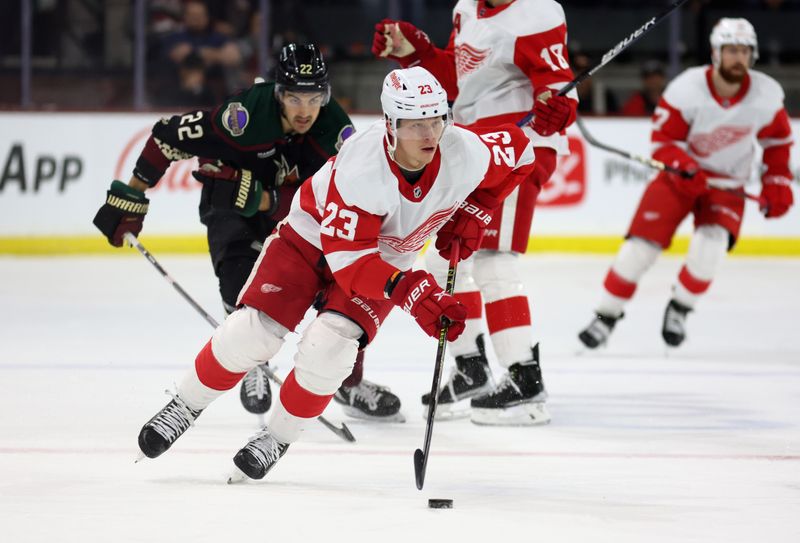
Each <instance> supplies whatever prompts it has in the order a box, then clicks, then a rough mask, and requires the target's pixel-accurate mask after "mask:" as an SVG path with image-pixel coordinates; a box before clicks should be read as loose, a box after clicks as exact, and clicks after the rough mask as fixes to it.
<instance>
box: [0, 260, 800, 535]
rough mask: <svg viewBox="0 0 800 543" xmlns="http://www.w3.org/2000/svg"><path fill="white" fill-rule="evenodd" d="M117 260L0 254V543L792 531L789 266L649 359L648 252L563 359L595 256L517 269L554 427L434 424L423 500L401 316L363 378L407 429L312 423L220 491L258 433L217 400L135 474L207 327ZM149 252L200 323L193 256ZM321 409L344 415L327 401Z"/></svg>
mask: <svg viewBox="0 0 800 543" xmlns="http://www.w3.org/2000/svg"><path fill="white" fill-rule="evenodd" d="M126 251H127V254H128V255H129V256H125V257H119V258H109V257H95V258H85V257H81V258H1V259H0V277H2V282H0V307H2V311H0V319H1V320H2V326H0V414H1V415H0V541H4V542H14V543H17V542H28V541H31V542H44V541H47V542H53V541H57V542H62V543H63V542H101V541H102V542H114V543H123V542H147V543H151V542H154V543H155V542H192V543H195V542H214V543H219V542H222V541H231V542H237V543H244V542H251V541H252V542H256V541H259V542H274V543H285V542H296V541H297V542H301V541H317V540H326V541H337V542H338V541H348V542H350V541H358V542H361V541H376V542H383V541H391V542H393V541H411V542H415V543H427V542H433V541H453V542H472V541H476V542H478V541H480V542H486V541H492V542H497V543H501V542H506V541H532V542H537V541H541V542H548V543H553V542H587V541H588V542H593V543H602V542H613V543H623V542H636V543H640V542H724V543H733V542H753V541H758V542H769V543H796V542H798V541H800V329H799V328H798V324H797V322H798V311H800V288H798V286H799V281H800V260H793V259H782V260H780V259H775V260H770V259H744V258H732V259H729V260H728V261H727V262H726V263H725V265H724V266H723V269H722V271H721V273H720V275H719V278H718V279H717V280H716V281H715V283H714V284H713V285H712V287H711V290H710V291H709V293H708V295H707V296H706V298H705V299H704V300H702V302H701V304H700V306H699V307H698V311H697V312H695V313H693V314H691V315H690V318H689V334H690V337H689V339H688V341H687V344H686V345H685V346H684V347H682V348H680V349H678V350H673V351H671V352H669V354H668V355H666V354H665V352H666V349H665V347H664V345H663V342H662V340H661V337H660V326H661V316H662V311H663V309H664V306H665V304H666V302H667V300H668V298H669V288H670V285H671V283H672V281H673V279H674V277H675V275H676V273H677V271H678V269H679V266H680V261H679V260H677V259H670V258H662V259H661V260H660V261H659V262H658V264H657V265H656V267H655V268H654V269H653V270H652V271H651V272H650V273H649V274H648V275H647V276H646V277H645V279H644V281H643V282H642V283H641V285H640V288H639V291H638V293H637V296H636V298H635V300H634V301H633V302H632V303H631V304H630V306H629V308H628V311H627V315H626V317H625V319H624V320H623V321H621V322H620V324H619V325H618V328H617V330H616V331H615V334H614V336H613V337H612V341H611V344H610V346H609V347H608V348H606V349H604V350H602V351H600V352H597V353H585V354H582V355H581V354H577V351H578V343H577V339H576V333H577V331H578V330H579V329H580V328H581V327H583V326H585V325H586V324H587V323H588V322H589V319H590V318H591V314H592V313H591V309H592V307H593V304H594V303H595V301H596V300H597V297H598V294H599V288H600V284H601V282H602V279H603V276H604V273H605V270H606V269H607V266H608V264H609V262H610V257H572V256H542V255H534V256H528V257H525V258H524V269H525V278H526V282H527V284H528V286H529V289H530V292H531V294H532V300H533V301H532V305H533V318H534V326H535V331H536V336H537V338H538V339H540V340H541V349H542V366H543V369H544V372H545V380H546V382H547V386H548V389H549V392H550V395H551V400H550V402H549V405H550V410H551V412H552V414H553V422H552V424H550V425H549V426H545V427H537V428H487V427H478V426H475V425H472V424H471V423H470V422H469V421H468V420H459V421H453V422H437V424H436V426H435V429H434V438H433V448H432V455H431V458H430V462H429V465H428V476H427V481H426V486H425V489H424V490H423V491H422V492H420V491H418V490H416V488H415V486H414V473H413V464H412V455H413V451H414V449H415V448H417V447H419V446H421V445H422V441H423V434H424V427H425V421H424V420H423V418H422V408H421V405H420V403H419V396H420V394H421V393H423V392H425V391H426V390H428V389H429V388H430V383H431V376H432V368H433V361H434V356H435V351H436V344H435V341H434V340H431V339H428V338H426V337H424V336H423V334H422V332H419V331H418V330H417V329H416V325H415V324H414V322H413V321H412V320H411V319H410V318H409V317H408V316H407V315H403V314H395V315H392V316H391V317H390V318H389V320H388V322H387V323H386V325H385V326H384V328H383V330H382V331H381V335H380V336H379V337H378V339H377V340H376V342H375V344H374V345H373V346H372V347H371V348H370V350H369V351H368V354H367V363H366V376H367V378H369V379H371V380H374V381H377V382H379V383H381V384H385V385H388V386H390V387H391V388H392V390H393V391H394V392H396V393H397V394H399V395H400V397H401V398H402V400H403V403H404V412H405V414H406V416H407V418H408V421H407V422H406V423H405V424H387V425H379V424H368V423H363V422H358V421H353V420H347V423H348V425H349V426H350V428H351V429H352V431H353V433H354V434H355V435H356V438H357V440H358V441H357V443H355V444H347V443H345V442H343V441H341V440H339V439H338V438H337V437H336V436H335V435H333V434H332V433H330V432H329V431H327V430H326V429H325V428H324V427H322V426H321V425H320V424H318V423H313V424H312V425H311V426H310V427H309V429H308V430H307V432H306V433H305V435H304V437H303V440H302V441H301V442H298V443H296V444H295V445H293V446H292V447H291V448H290V449H289V451H288V453H287V455H286V456H285V457H284V458H283V459H282V460H281V462H280V463H279V465H278V466H276V468H275V469H274V471H273V472H271V473H270V474H269V475H268V476H267V478H265V479H264V480H263V481H260V482H257V483H249V484H242V485H236V486H229V485H226V484H225V478H226V475H227V473H228V471H229V469H230V466H231V465H232V464H231V458H232V456H233V454H234V453H235V452H236V451H237V450H238V449H239V448H240V447H241V446H242V445H243V444H244V443H245V442H246V440H247V439H248V437H249V436H250V435H252V433H253V432H254V431H255V430H256V429H257V422H256V419H255V417H253V416H252V415H248V414H246V413H245V412H244V411H243V409H241V407H240V406H239V403H238V401H239V400H238V389H237V390H236V391H235V393H234V392H231V393H229V394H227V395H226V396H224V397H223V398H221V399H220V400H218V401H217V402H216V403H215V404H213V405H212V406H211V407H210V408H209V409H207V410H206V411H205V412H204V413H203V415H202V416H201V417H200V419H199V420H198V422H197V425H196V427H195V428H192V429H190V430H189V432H188V433H187V434H186V435H185V436H184V437H182V438H181V439H180V440H179V441H178V442H177V444H176V445H175V446H174V447H173V449H172V450H170V451H169V452H167V453H166V454H165V455H164V456H162V457H161V458H158V459H156V460H152V461H144V462H141V463H139V464H136V465H135V464H134V463H133V460H134V458H135V456H136V453H137V446H136V436H137V434H138V431H139V428H140V427H141V426H142V424H144V423H145V422H146V421H147V420H148V419H149V418H150V417H151V416H152V415H153V414H154V413H155V412H156V411H157V410H158V409H159V408H161V407H162V406H163V405H164V404H165V403H166V402H167V400H168V397H167V396H165V395H164V394H163V391H164V389H165V388H171V387H172V386H173V383H174V382H176V381H178V380H179V379H180V377H181V375H182V373H183V372H184V371H185V370H186V369H187V368H189V367H190V365H191V364H192V363H193V360H194V356H195V354H196V353H197V351H198V350H199V349H200V347H202V345H203V344H204V343H205V341H206V340H207V338H208V337H209V334H210V331H211V329H210V327H209V326H208V324H207V323H206V322H205V321H204V320H203V319H202V318H201V317H199V316H198V315H197V314H196V313H195V312H194V310H193V309H192V308H191V307H190V306H188V305H187V304H186V303H185V302H184V301H183V300H182V299H181V298H179V297H178V295H177V294H176V293H175V292H174V291H173V290H172V288H171V287H170V286H169V284H168V283H167V282H165V281H164V280H163V279H162V278H161V277H160V276H159V275H158V274H157V273H156V272H155V270H154V269H152V268H151V266H150V265H149V264H148V263H147V262H146V261H145V260H144V259H143V258H141V257H140V256H139V255H138V254H136V253H135V252H133V250H130V249H129V250H126ZM156 256H157V257H159V255H156ZM159 258H160V260H161V261H162V263H163V264H164V266H165V267H166V268H167V270H169V271H170V273H171V274H172V275H173V276H174V277H175V278H176V279H177V280H178V281H179V282H181V283H182V284H183V286H184V287H185V288H186V289H187V290H188V291H189V292H190V293H192V294H193V295H194V296H195V297H196V298H197V299H198V301H200V303H201V304H203V305H204V306H206V307H207V308H208V309H209V310H210V311H211V312H212V313H213V314H214V315H215V316H216V317H217V318H221V315H222V311H221V305H220V303H219V300H218V297H217V294H216V286H215V285H216V283H215V279H214V278H213V276H212V274H211V265H210V262H209V259H208V258H207V257H167V256H164V257H159ZM295 341H296V337H295V338H292V339H290V341H288V342H287V343H288V344H287V345H286V346H285V347H284V350H283V351H282V352H281V353H280V355H279V357H278V358H277V359H276V360H275V362H276V363H277V365H278V373H280V374H285V373H286V372H287V371H288V370H289V368H290V367H291V362H290V360H291V358H290V356H291V355H292V354H293V346H294V342H295ZM448 367H449V363H448ZM326 415H327V416H329V417H330V418H331V419H333V420H334V421H341V420H345V418H344V415H343V414H342V413H341V411H340V410H339V408H338V406H336V405H335V404H332V405H331V407H329V409H328V411H326ZM428 498H451V499H453V500H454V501H455V508H454V509H453V510H429V509H428V508H427V499H428Z"/></svg>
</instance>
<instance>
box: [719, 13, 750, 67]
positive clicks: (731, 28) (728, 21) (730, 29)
mask: <svg viewBox="0 0 800 543" xmlns="http://www.w3.org/2000/svg"><path fill="white" fill-rule="evenodd" d="M710 41H711V60H712V62H713V63H714V66H718V65H719V60H720V51H721V50H722V46H723V45H748V46H750V48H751V49H752V50H753V55H752V56H751V57H750V59H751V60H750V66H752V65H753V64H755V63H756V60H758V38H757V37H756V30H755V29H754V28H753V25H751V24H750V21H748V20H747V19H744V18H741V17H738V18H733V17H723V18H722V19H720V20H719V22H717V24H716V25H714V28H713V29H712V30H711V38H710Z"/></svg>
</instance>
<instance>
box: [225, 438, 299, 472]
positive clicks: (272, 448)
mask: <svg viewBox="0 0 800 543" xmlns="http://www.w3.org/2000/svg"><path fill="white" fill-rule="evenodd" d="M288 448H289V445H288V444H286V443H281V442H279V441H277V440H276V439H275V438H274V437H272V434H270V433H269V430H267V429H266V428H263V429H262V430H261V431H260V432H259V433H257V434H256V435H254V436H253V437H252V438H250V441H249V442H248V443H247V445H245V446H244V447H243V448H242V449H240V450H239V452H237V453H236V456H234V457H233V463H234V464H236V467H237V468H239V470H240V471H241V472H242V473H243V474H244V475H246V476H248V477H249V478H251V479H263V478H264V476H265V475H266V474H267V473H268V472H269V470H271V469H272V468H273V467H274V466H275V464H276V463H277V462H278V460H280V459H281V457H282V456H283V455H284V454H286V450H287V449H288ZM232 479H233V477H232ZM230 482H233V481H230Z"/></svg>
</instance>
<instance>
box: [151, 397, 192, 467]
mask: <svg viewBox="0 0 800 543" xmlns="http://www.w3.org/2000/svg"><path fill="white" fill-rule="evenodd" d="M166 393H167V394H169V395H170V396H172V400H170V402H169V403H168V404H167V405H166V406H164V408H163V409H162V410H161V411H159V412H158V413H156V414H155V416H154V417H153V418H152V419H150V420H149V421H147V423H146V424H145V425H144V426H142V429H141V430H140V431H139V449H141V451H142V454H144V455H145V456H146V457H148V458H156V457H157V456H160V455H161V454H162V453H164V451H166V450H167V449H169V448H170V447H171V446H172V444H173V443H175V441H176V440H177V439H178V438H179V437H181V436H182V435H183V433H184V432H185V431H186V430H188V429H189V426H194V421H195V420H197V417H199V416H200V413H202V412H203V411H202V409H201V410H200V411H195V410H194V409H191V408H190V407H189V406H187V405H186V404H185V403H184V402H183V400H182V399H181V398H180V396H178V395H177V394H172V393H171V392H170V391H169V390H167V391H166Z"/></svg>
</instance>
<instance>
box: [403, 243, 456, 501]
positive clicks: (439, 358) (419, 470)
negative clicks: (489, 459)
mask: <svg viewBox="0 0 800 543" xmlns="http://www.w3.org/2000/svg"><path fill="white" fill-rule="evenodd" d="M460 252H461V251H460V246H459V244H458V243H454V244H453V252H452V253H451V254H450V267H449V268H448V269H447V283H446V284H445V290H446V291H447V294H449V295H451V296H452V295H453V290H455V287H456V268H457V267H458V257H459V253H460ZM449 328H450V323H449V322H447V321H445V322H444V325H443V326H442V329H441V331H440V332H439V347H438V348H437V350H436V365H435V366H434V368H433V383H432V384H431V403H430V406H428V422H427V424H426V426H425V443H424V445H423V449H422V450H420V449H417V450H416V451H414V477H415V478H416V482H417V490H422V486H423V485H424V484H425V470H426V469H427V467H428V455H429V453H430V450H431V436H432V435H433V419H434V417H435V415H436V407H437V406H438V405H439V382H440V381H441V380H442V369H443V368H444V353H445V350H446V348H447V330H448V329H449Z"/></svg>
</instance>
